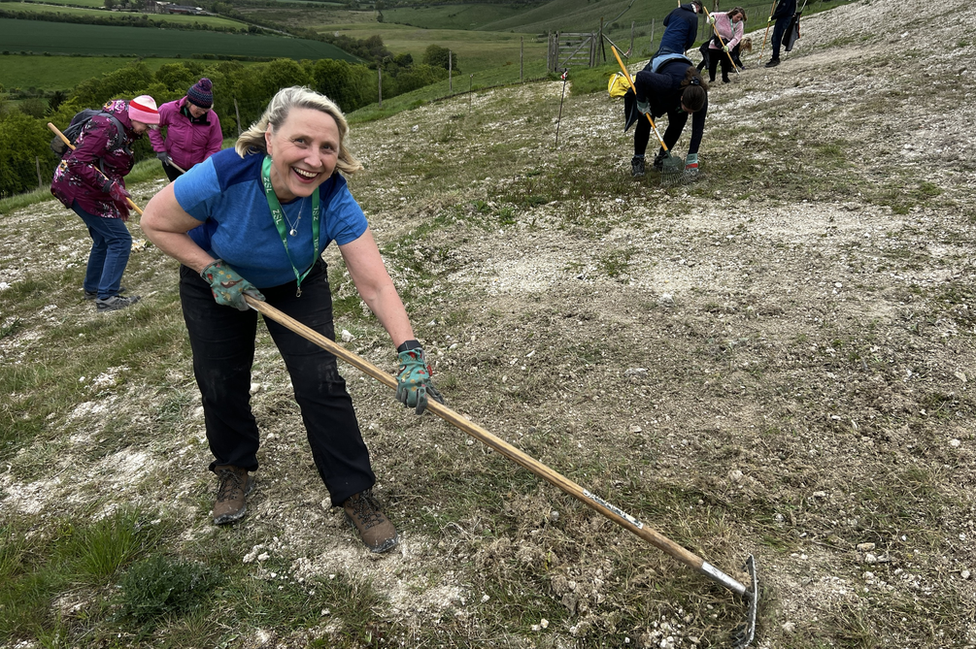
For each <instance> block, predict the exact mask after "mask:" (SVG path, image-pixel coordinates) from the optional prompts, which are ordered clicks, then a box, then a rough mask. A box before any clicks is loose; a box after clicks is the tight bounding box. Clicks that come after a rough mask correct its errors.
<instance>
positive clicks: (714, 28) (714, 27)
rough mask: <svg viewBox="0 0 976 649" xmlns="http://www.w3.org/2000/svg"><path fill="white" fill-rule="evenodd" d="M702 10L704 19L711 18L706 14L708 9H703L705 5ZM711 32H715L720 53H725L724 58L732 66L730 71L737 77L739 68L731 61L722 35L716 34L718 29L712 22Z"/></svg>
mask: <svg viewBox="0 0 976 649" xmlns="http://www.w3.org/2000/svg"><path fill="white" fill-rule="evenodd" d="M702 9H704V10H705V17H706V18H711V17H712V14H710V13H708V9H707V8H705V5H702ZM712 31H714V32H715V38H717V39H718V42H719V43H720V44H721V45H722V51H723V52H725V56H727V57H729V63H731V64H732V69H733V70H735V76H739V66H737V65H736V64H735V61H734V60H732V52H730V51H729V50H728V48H727V47H725V41H724V40H722V35H721V34H719V33H718V27H717V26H716V25H715V23H714V22H712Z"/></svg>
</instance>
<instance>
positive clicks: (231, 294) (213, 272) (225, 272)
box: [200, 259, 264, 311]
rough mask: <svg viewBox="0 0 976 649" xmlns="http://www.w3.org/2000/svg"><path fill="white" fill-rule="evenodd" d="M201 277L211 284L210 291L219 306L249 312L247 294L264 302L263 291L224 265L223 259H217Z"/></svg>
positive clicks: (202, 272) (204, 270) (201, 272)
mask: <svg viewBox="0 0 976 649" xmlns="http://www.w3.org/2000/svg"><path fill="white" fill-rule="evenodd" d="M200 277H202V278H203V280H204V281H205V282H207V284H210V291H211V292H212V293H213V296H214V300H216V301H217V304H222V305H223V306H232V307H234V308H235V309H237V310H238V311H247V309H248V306H247V302H245V301H244V294H245V293H247V294H248V295H250V296H251V297H255V298H257V299H259V300H261V301H264V296H263V295H262V294H261V291H259V290H258V289H256V288H255V287H254V284H252V283H251V282H249V281H247V280H246V279H244V278H243V277H241V276H240V275H238V274H237V273H236V272H235V271H234V269H233V268H231V267H230V266H228V265H227V264H226V263H224V260H223V259H217V260H216V261H214V262H213V263H212V264H210V265H209V266H207V267H206V268H204V269H203V270H202V271H200Z"/></svg>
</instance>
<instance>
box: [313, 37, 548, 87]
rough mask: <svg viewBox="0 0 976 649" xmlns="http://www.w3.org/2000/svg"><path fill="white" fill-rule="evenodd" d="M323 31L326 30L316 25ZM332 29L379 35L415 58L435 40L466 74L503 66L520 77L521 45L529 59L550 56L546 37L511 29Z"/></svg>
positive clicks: (389, 45) (396, 49) (394, 49)
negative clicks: (513, 69)
mask: <svg viewBox="0 0 976 649" xmlns="http://www.w3.org/2000/svg"><path fill="white" fill-rule="evenodd" d="M316 29H317V30H319V31H326V30H325V29H323V28H322V27H316ZM328 31H336V32H339V33H340V34H344V35H346V36H350V37H352V38H368V37H370V36H373V35H378V36H379V37H380V38H382V39H383V44H384V45H386V47H387V48H389V50H390V51H391V52H393V53H395V54H399V53H402V52H406V53H408V54H410V55H411V56H412V57H413V60H414V61H417V62H420V61H423V58H424V50H426V49H427V47H428V46H429V45H430V44H431V43H436V44H437V45H439V46H440V47H446V48H447V49H449V50H451V51H452V52H454V53H455V54H456V55H457V57H458V61H459V65H460V70H461V71H462V72H465V73H470V72H480V71H482V70H489V69H491V68H497V67H500V66H510V65H514V66H516V67H515V78H516V79H517V78H518V64H519V48H520V47H521V43H522V41H524V46H525V60H526V62H528V61H529V60H541V61H543V62H545V59H546V39H545V38H537V37H536V36H535V35H533V34H516V33H511V32H470V31H463V30H453V29H421V28H418V27H410V26H408V25H392V24H389V23H377V24H375V25H333V26H331V29H329V30H328Z"/></svg>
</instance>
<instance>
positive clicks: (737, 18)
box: [729, 12, 742, 23]
mask: <svg viewBox="0 0 976 649" xmlns="http://www.w3.org/2000/svg"><path fill="white" fill-rule="evenodd" d="M729 18H730V19H731V20H732V22H733V23H741V22H742V14H740V13H738V12H736V13H734V14H732V15H731V16H729Z"/></svg>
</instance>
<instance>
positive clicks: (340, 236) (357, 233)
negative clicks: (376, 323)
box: [173, 149, 367, 288]
mask: <svg viewBox="0 0 976 649" xmlns="http://www.w3.org/2000/svg"><path fill="white" fill-rule="evenodd" d="M263 161H264V155H262V154H251V155H246V156H244V158H241V157H240V156H239V155H238V154H237V152H236V151H235V150H234V149H224V150H223V151H221V152H220V153H217V154H215V155H213V156H211V157H209V158H207V159H206V160H205V161H203V162H202V163H200V164H198V165H196V166H194V167H193V168H192V169H190V170H189V171H188V172H187V173H185V174H183V175H182V176H180V177H179V178H177V179H176V181H175V182H174V183H173V191H174V193H175V194H176V201H177V202H178V203H179V204H180V207H182V208H183V210H184V211H186V213H187V214H189V215H190V216H192V217H193V218H195V219H197V220H199V221H203V224H202V225H200V226H198V227H196V228H194V229H192V230H190V232H189V235H190V238H192V239H193V241H194V242H196V244H197V245H198V246H200V247H201V248H203V249H204V250H206V251H207V252H208V253H210V254H211V255H213V256H214V258H217V259H223V260H224V262H226V263H227V264H228V265H229V266H230V267H231V268H233V269H234V270H236V271H237V272H238V273H240V275H241V277H243V278H244V279H246V280H248V281H249V282H251V283H252V284H254V285H255V286H256V287H258V288H270V287H272V286H280V285H282V284H287V283H288V282H291V281H294V280H295V271H294V270H293V268H292V263H294V268H297V269H298V272H299V273H304V272H305V271H306V270H307V269H308V268H310V267H311V265H312V264H313V263H314V262H315V257H313V250H312V199H311V197H309V198H306V199H301V198H297V199H295V200H293V201H289V202H287V203H282V205H281V208H282V210H283V211H284V213H285V219H286V220H287V221H288V222H289V223H291V224H292V225H294V226H295V229H296V230H297V231H298V234H297V235H296V236H294V237H292V236H287V237H286V238H287V240H288V252H287V253H286V252H285V246H284V244H282V242H281V235H280V234H279V233H278V229H277V228H276V227H275V223H274V219H273V218H272V217H271V208H269V207H268V198H267V196H266V195H265V193H264V184H263V183H262V182H261V163H262V162H263ZM319 196H320V199H319V200H320V205H321V207H320V215H321V216H320V226H319V253H320V254H321V252H322V251H323V250H325V247H326V246H328V245H329V243H330V242H332V241H335V242H336V244H337V245H340V246H341V245H343V244H346V243H350V242H352V241H355V240H356V239H358V238H359V237H361V236H362V235H363V233H364V232H366V227H367V223H366V216H365V215H364V214H363V210H362V208H360V207H359V204H358V203H357V202H356V200H355V199H354V198H353V197H352V194H351V193H349V188H348V187H347V186H346V179H345V178H343V177H342V175H341V174H339V173H338V172H335V173H333V174H332V177H331V178H329V179H328V180H326V181H325V182H324V183H322V184H321V185H319ZM299 216H300V219H299ZM288 229H291V228H290V227H289V228H288ZM289 253H290V255H291V259H290V260H289Z"/></svg>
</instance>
